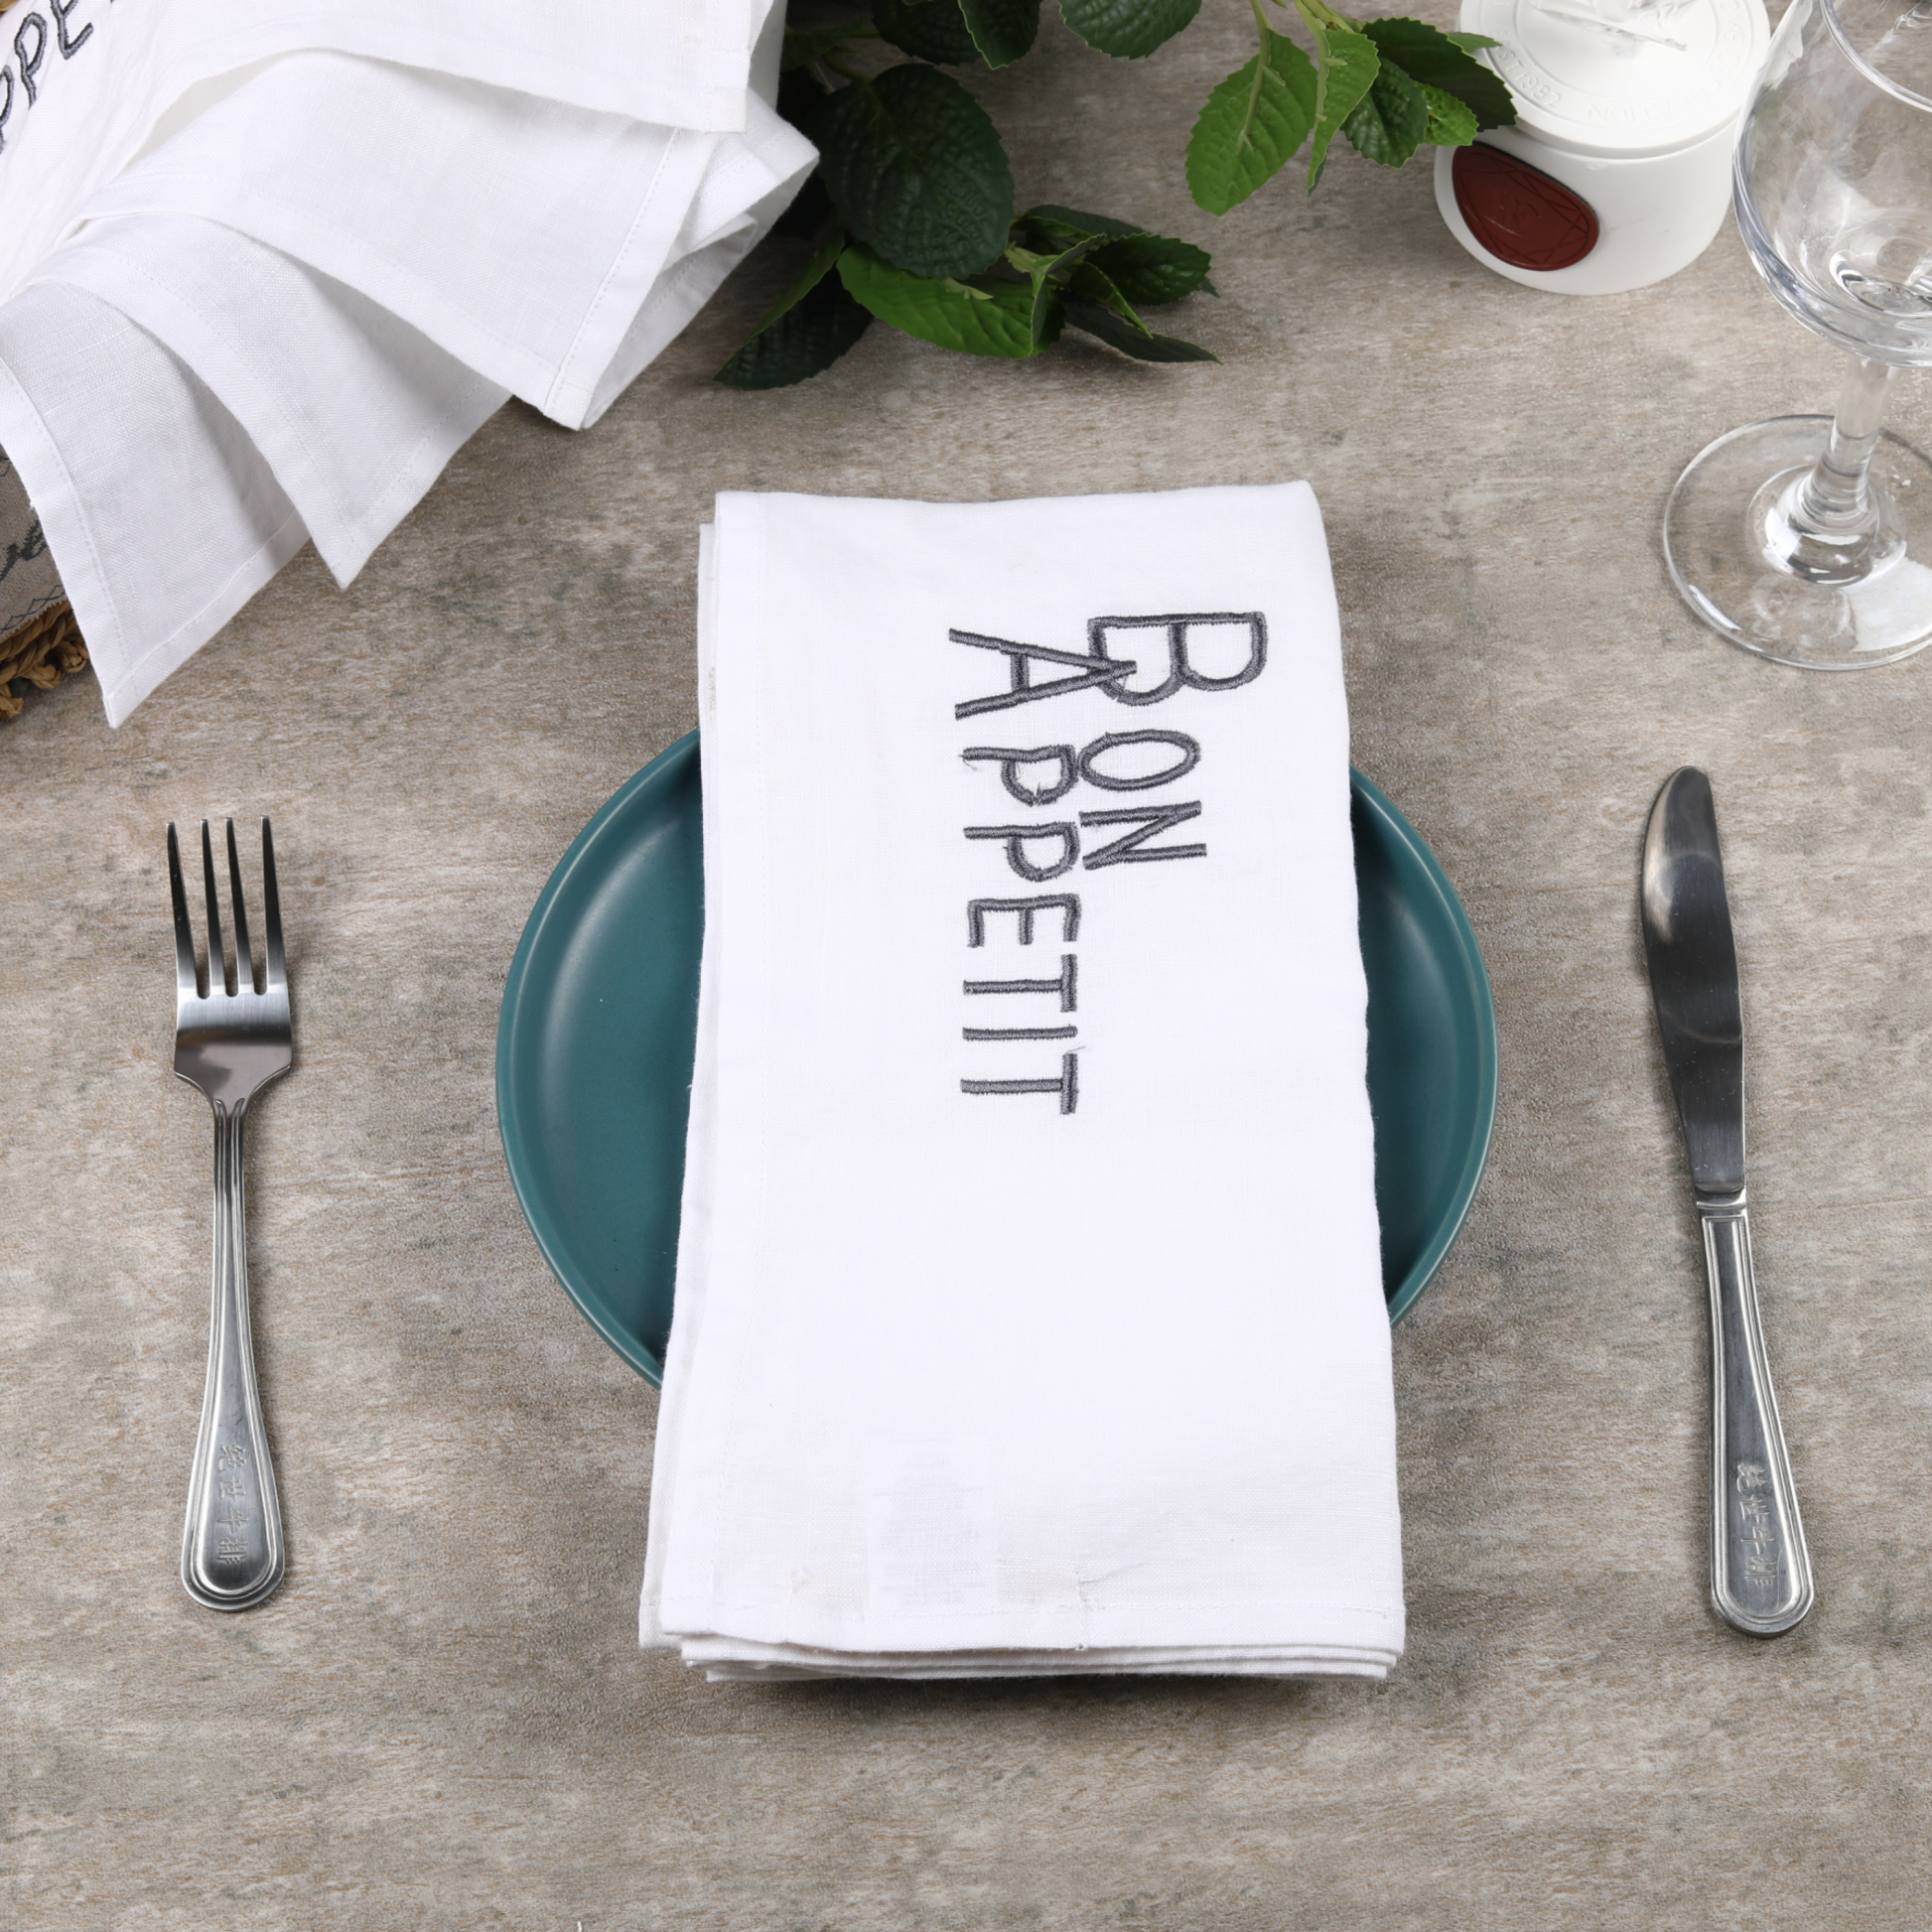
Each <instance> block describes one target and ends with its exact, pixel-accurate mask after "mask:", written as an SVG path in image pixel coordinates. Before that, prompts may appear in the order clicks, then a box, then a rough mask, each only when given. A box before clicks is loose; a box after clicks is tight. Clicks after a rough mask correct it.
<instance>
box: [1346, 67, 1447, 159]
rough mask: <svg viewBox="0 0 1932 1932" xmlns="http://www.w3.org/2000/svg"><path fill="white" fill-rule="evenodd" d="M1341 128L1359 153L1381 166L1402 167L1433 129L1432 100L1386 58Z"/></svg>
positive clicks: (1349, 142)
mask: <svg viewBox="0 0 1932 1932" xmlns="http://www.w3.org/2000/svg"><path fill="white" fill-rule="evenodd" d="M1341 131H1342V133H1343V134H1345V135H1346V136H1347V137H1348V144H1349V146H1350V147H1352V148H1353V149H1354V150H1355V152H1356V153H1357V154H1359V155H1365V156H1366V157H1367V158H1368V159H1369V160H1370V161H1373V162H1375V163H1377V164H1378V165H1379V166H1380V167H1384V168H1400V167H1401V166H1402V164H1403V163H1404V162H1405V161H1407V160H1408V159H1409V157H1410V156H1411V155H1412V154H1414V153H1415V151H1416V150H1417V149H1418V148H1419V147H1421V146H1422V142H1423V136H1424V135H1425V134H1427V133H1428V132H1429V102H1428V101H1427V100H1426V99H1425V98H1424V97H1423V90H1422V88H1421V87H1420V86H1418V85H1417V84H1416V82H1415V81H1413V80H1411V79H1410V78H1409V76H1408V75H1407V74H1406V73H1404V72H1403V70H1402V69H1400V68H1399V67H1397V66H1396V65H1395V64H1394V63H1393V62H1390V61H1384V62H1383V63H1382V65H1381V67H1380V68H1379V69H1377V71H1376V75H1375V80H1374V84H1373V85H1371V86H1370V88H1369V90H1368V92H1367V93H1365V94H1364V95H1363V96H1362V97H1361V99H1360V100H1358V101H1357V102H1356V103H1355V111H1354V112H1353V113H1352V114H1350V115H1349V117H1348V118H1347V119H1346V120H1345V121H1343V122H1342V124H1341Z"/></svg>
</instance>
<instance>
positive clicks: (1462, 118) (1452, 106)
mask: <svg viewBox="0 0 1932 1932" xmlns="http://www.w3.org/2000/svg"><path fill="white" fill-rule="evenodd" d="M1422 97H1423V99H1424V100H1426V101H1427V102H1428V103H1429V129H1428V132H1427V133H1425V134H1424V135H1423V137H1422V138H1423V140H1424V142H1425V143H1426V144H1427V145H1428V146H1430V147H1432V148H1466V147H1467V146H1468V145H1469V143H1470V142H1471V141H1473V140H1474V139H1475V138H1476V116H1475V109H1474V108H1473V107H1465V106H1464V105H1463V104H1462V102H1461V101H1459V100H1457V99H1456V97H1455V96H1454V95H1453V94H1446V93H1444V91H1443V90H1442V88H1440V87H1424V88H1423V90H1422Z"/></svg>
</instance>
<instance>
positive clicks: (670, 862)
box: [496, 733, 1496, 1382]
mask: <svg viewBox="0 0 1932 1932" xmlns="http://www.w3.org/2000/svg"><path fill="white" fill-rule="evenodd" d="M1353 782H1354V808H1355V809H1354V824H1355V876H1356V882H1357V885H1358V887H1359V890H1360V894H1361V921H1362V959H1363V963H1364V965H1365V966H1366V967H1367V969H1368V1085H1369V1097H1370V1099H1371V1101H1372V1103H1373V1105H1374V1110H1375V1170H1376V1172H1375V1196H1376V1202H1377V1205H1378V1206H1379V1207H1380V1209H1381V1215H1382V1274H1383V1283H1384V1287H1385V1289H1386V1291H1387V1294H1388V1298H1389V1318H1390V1319H1391V1320H1400V1319H1401V1317H1402V1316H1403V1315H1404V1314H1405V1313H1406V1312H1407V1311H1408V1310H1409V1308H1410V1307H1411V1305H1412V1304H1413V1303H1414V1302H1415V1300H1416V1298H1417V1296H1419V1295H1420V1294H1421V1293H1422V1292H1423V1290H1424V1289H1425V1288H1426V1287H1427V1286H1428V1285H1429V1280H1430V1277H1431V1276H1432V1275H1434V1274H1435V1272H1436V1270H1437V1269H1438V1267H1440V1266H1441V1264H1442V1260H1443V1257H1444V1256H1445V1255H1446V1254H1447V1253H1448V1252H1449V1244H1450V1243H1451V1242H1452V1241H1453V1240H1454V1239H1455V1235H1456V1231H1457V1229H1459V1228H1460V1227H1461V1225H1462V1217H1463V1216H1464V1215H1465V1214H1466V1213H1467V1212H1468V1210H1469V1203H1470V1201H1471V1200H1473V1199H1474V1197H1475V1191H1476V1182H1477V1181H1478V1179H1480V1177H1481V1174H1482V1165H1483V1162H1484V1161H1485V1160H1486V1159H1487V1158H1488V1154H1489V1135H1490V1130H1491V1128H1492V1127H1493V1125H1494V1122H1495V1117H1496V1016H1495V1009H1494V1007H1493V1006H1492V1005H1491V1004H1490V999H1489V978H1488V975H1487V974H1486V973H1485V972H1484V971H1483V966H1482V955H1481V954H1480V953H1479V952H1478V951H1477V950H1476V941H1475V934H1474V933H1473V932H1471V931H1470V929H1469V922H1468V920H1467V918H1466V917H1464V915H1463V912H1462V907H1461V904H1460V902H1459V901H1458V900H1457V898H1456V897H1455V893H1454V890H1453V889H1452V888H1451V887H1450V885H1449V881H1448V880H1447V879H1446V878H1445V877H1444V876H1443V871H1442V868H1441V867H1440V866H1438V865H1437V863H1436V861H1435V859H1434V857H1433V856H1432V855H1431V853H1430V851H1429V848H1428V847H1427V846H1426V845H1424V844H1423V842H1422V840H1421V839H1420V838H1418V837H1417V836H1416V833H1415V830H1414V828H1413V827H1412V826H1411V825H1410V824H1409V822H1408V820H1407V819H1405V818H1404V817H1403V816H1402V814H1401V813H1400V812H1399V811H1397V810H1396V808H1395V807H1394V806H1393V805H1392V804H1390V803H1389V801H1388V800H1387V799H1386V798H1384V797H1383V796H1382V794H1381V792H1379V791H1378V790H1377V789H1376V788H1375V787H1374V786H1373V785H1372V784H1370V783H1369V781H1368V780H1367V779H1366V778H1364V777H1362V776H1361V775H1360V773H1359V772H1358V773H1356V774H1355V776H1354V781H1353ZM703 881H704V853H703V846H702V841H701V838H700V833H699V792H698V741H697V735H696V734H695V733H693V734H692V735H691V736H690V737H688V738H683V739H680V740H679V741H678V743H677V744H675V745H673V746H672V747H671V748H670V750H669V751H667V752H665V753H664V754H663V755H662V756H661V757H659V758H656V759H652V760H651V762H650V763H649V764H647V765H645V767H644V768H643V770H641V771H639V772H638V773H637V775H636V776H635V777H634V778H632V779H631V780H630V781H629V783H627V784H626V785H624V786H623V788H622V789H621V791H619V792H618V793H617V795H616V796H615V797H613V798H612V799H611V800H610V802H609V803H608V804H606V805H605V807H604V809H603V810H602V811H600V812H599V813H598V815H597V816H596V817H595V818H594V819H592V820H591V822H590V823H589V824H588V825H587V826H585V828H584V829H583V831H582V832H581V833H580V834H579V835H578V837H577V840H576V842H575V843H574V844H573V845H572V846H571V848H570V850H569V851H568V852H566V853H565V854H564V856H563V859H562V861H561V862H560V863H559V865H558V867H557V870H556V871H555V872H554V873H552V874H551V876H550V883H549V884H548V885H547V886H546V887H545V888H544V889H543V897H541V898H539V899H538V900H537V903H536V909H535V911H533V912H532V913H531V914H530V922H529V924H528V925H527V926H526V927H525V928H524V931H523V939H522V943H521V944H520V945H519V946H518V947H517V949H516V958H515V960H514V961H513V962H512V963H511V966H510V975H509V984H508V986H507V987H506V988H505V989H504V992H503V1013H502V1019H501V1022H500V1024H499V1025H498V1028H497V1033H496V1112H497V1119H498V1122H499V1124H500V1126H501V1129H502V1135H503V1153H504V1156H505V1158H506V1159H507V1160H508V1162H509V1171H510V1178H511V1180H512V1181H513V1182H514V1184H515V1187H516V1195H517V1199H518V1200H519V1201H521V1202H522V1204H523V1212H524V1215H525V1216H526V1217H527V1218H528V1220H529V1223H530V1228H531V1231H532V1232H533V1233H534V1234H535V1235H536V1238H537V1245H538V1246H539V1247H540V1248H542V1250H543V1253H544V1258H545V1259H546V1260H547V1261H548V1262H549V1263H550V1266H551V1267H552V1268H553V1269H554V1270H555V1271H556V1274H557V1279H558V1280H559V1281H561V1282H562V1283H563V1285H564V1287H565V1288H566V1289H567V1290H568V1291H569V1292H570V1296H571V1299H572V1300H573V1301H574V1302H576V1304H577V1306H578V1307H579V1308H580V1309H582V1310H583V1311H584V1312H585V1314H587V1315H588V1316H589V1317H590V1319H591V1322H592V1324H593V1325H594V1326H595V1327H596V1328H597V1330H598V1332H599V1333H600V1334H602V1335H603V1336H604V1338H605V1340H606V1341H608V1342H609V1343H610V1344H611V1346H612V1347H613V1348H615V1349H616V1350H617V1351H618V1353H619V1354H620V1355H621V1356H622V1357H623V1358H624V1360H625V1361H627V1362H628V1363H629V1364H630V1365H631V1367H632V1368H634V1369H636V1370H637V1371H638V1372H639V1373H640V1374H642V1375H645V1376H647V1377H648V1378H649V1379H650V1380H651V1381H653V1382H655V1381H657V1380H658V1379H659V1377H660V1376H661V1375H662V1373H663V1366H664V1343H665V1340H666V1338H667V1337H668V1335H669V1333H670V1327H671V1289H672V1281H673V1275H674V1269H675V1263H676V1258H677V1217H678V1195H679V1190H680V1188H681V1185H682V1182H683V1176H684V1120H685V1109H686V1106H687V1104H688V1101H689V1097H690V1086H691V1061H692V1055H693V1051H694V1036H695V1031H696V1025H697V1007H698V946H699V941H700V939H701V937H702V935H703V930H704V911H703V902H702V901H703Z"/></svg>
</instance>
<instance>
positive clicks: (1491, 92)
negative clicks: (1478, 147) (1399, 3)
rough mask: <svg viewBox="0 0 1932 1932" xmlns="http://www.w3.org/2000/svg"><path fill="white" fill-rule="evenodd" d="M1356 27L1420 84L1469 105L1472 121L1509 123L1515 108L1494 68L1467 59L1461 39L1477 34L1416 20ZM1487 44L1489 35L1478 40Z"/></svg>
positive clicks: (1481, 124) (1491, 43)
mask: <svg viewBox="0 0 1932 1932" xmlns="http://www.w3.org/2000/svg"><path fill="white" fill-rule="evenodd" d="M1362 32H1363V33H1364V34H1365V35H1366V36H1367V37H1368V38H1369V39H1370V40H1371V41H1373V42H1374V43H1375V50H1376V52H1377V53H1378V54H1380V55H1381V56H1382V58H1383V59H1384V60H1387V61H1393V62H1394V63H1395V65H1396V66H1397V67H1399V68H1401V69H1403V71H1404V72H1405V73H1407V74H1408V76H1409V77H1410V79H1412V80H1417V81H1420V82H1421V83H1422V84H1423V85H1424V86H1425V87H1440V88H1441V89H1442V90H1443V92H1444V93H1446V94H1453V95H1454V96H1455V98H1456V99H1457V100H1459V101H1461V102H1462V104H1463V105H1464V106H1465V107H1467V108H1469V109H1470V110H1471V111H1472V112H1473V113H1474V115H1475V117H1476V126H1477V127H1479V128H1480V127H1514V126H1515V125H1516V108H1515V106H1514V104H1513V103H1512V102H1511V100H1510V98H1509V89H1508V88H1507V87H1506V86H1504V85H1503V82H1502V78H1501V76H1500V75H1499V74H1496V73H1493V72H1491V71H1490V69H1487V68H1486V67H1484V66H1483V65H1482V63H1481V62H1480V61H1475V60H1471V59H1470V58H1469V51H1468V49H1467V48H1466V47H1465V46H1464V43H1466V42H1470V41H1476V42H1481V41H1482V36H1481V35H1479V34H1455V35H1451V34H1445V33H1443V32H1442V31H1441V30H1440V29H1439V28H1435V27H1430V26H1426V25H1425V24H1424V23H1423V22H1422V21H1420V20H1402V19H1393V20H1371V21H1370V22H1369V23H1368V25H1367V26H1366V27H1364V28H1363V29H1362ZM1483 44H1484V45H1487V46H1490V47H1493V46H1495V45H1496V43H1495V42H1494V41H1488V42H1486V43H1483Z"/></svg>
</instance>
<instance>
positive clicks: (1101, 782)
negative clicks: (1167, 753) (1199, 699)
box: [1077, 731, 1200, 791]
mask: <svg viewBox="0 0 1932 1932" xmlns="http://www.w3.org/2000/svg"><path fill="white" fill-rule="evenodd" d="M1122 745H1172V746H1173V749H1174V750H1175V751H1176V752H1178V753H1179V754H1180V759H1179V761H1178V762H1177V763H1174V764H1170V765H1168V766H1167V767H1165V768H1164V769H1163V770H1160V771H1144V772H1142V773H1140V774H1139V775H1138V776H1116V777H1111V778H1110V777H1109V776H1108V775H1107V774H1106V773H1105V772H1104V771H1102V770H1100V769H1099V767H1098V763H1097V760H1098V759H1100V757H1101V756H1102V754H1104V753H1107V752H1111V751H1113V750H1115V749H1116V747H1118V746H1122ZM1199 762H1200V741H1199V740H1198V739H1195V738H1189V737H1188V736H1187V734H1186V733H1185V732H1164V731H1151V732H1108V733H1107V734H1106V735H1105V736H1104V737H1101V738H1096V739H1095V740H1094V741H1093V743H1092V744H1091V745H1089V746H1087V747H1086V748H1085V749H1084V750H1083V751H1082V752H1081V754H1080V762H1079V765H1078V767H1077V768H1078V770H1079V773H1080V776H1081V777H1083V778H1084V779H1086V781H1087V783H1088V784H1090V785H1098V786H1099V787H1100V788H1101V790H1102V791H1151V790H1153V788H1154V787H1155V786H1156V785H1167V784H1173V781H1174V780H1175V779H1176V778H1184V777H1185V776H1186V775H1187V774H1188V772H1190V771H1191V770H1192V769H1193V768H1194V766H1195V765H1197V764H1198V763H1199Z"/></svg>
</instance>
